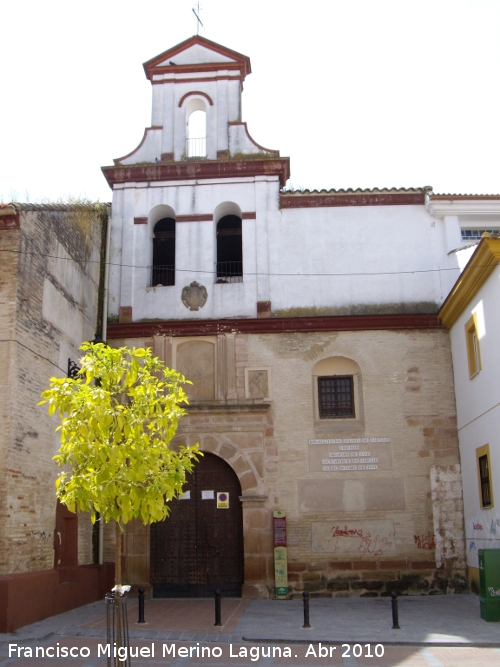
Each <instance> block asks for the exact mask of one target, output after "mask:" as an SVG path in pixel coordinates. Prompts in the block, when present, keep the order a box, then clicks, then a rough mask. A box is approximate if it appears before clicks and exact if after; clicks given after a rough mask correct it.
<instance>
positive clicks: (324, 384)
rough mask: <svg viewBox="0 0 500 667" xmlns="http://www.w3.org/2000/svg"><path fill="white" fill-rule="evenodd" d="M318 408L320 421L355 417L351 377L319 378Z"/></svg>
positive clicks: (332, 376) (333, 376)
mask: <svg viewBox="0 0 500 667" xmlns="http://www.w3.org/2000/svg"><path fill="white" fill-rule="evenodd" d="M318 408H319V416H320V419H343V418H346V417H347V418H349V417H355V416H356V415H355V410H354V382H353V377H352V375H331V376H326V377H319V378H318Z"/></svg>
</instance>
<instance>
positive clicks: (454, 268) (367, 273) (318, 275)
mask: <svg viewBox="0 0 500 667" xmlns="http://www.w3.org/2000/svg"><path fill="white" fill-rule="evenodd" d="M0 252H11V253H16V254H19V255H33V256H36V257H42V258H44V259H60V260H65V261H69V262H75V261H76V260H74V259H73V258H72V257H59V256H58V255H44V254H42V253H37V252H27V251H24V250H10V249H7V248H0ZM88 263H90V264H101V262H100V261H99V260H88ZM107 266H115V267H120V268H128V269H146V270H149V269H151V268H153V267H152V265H149V266H143V265H141V264H120V263H118V262H107ZM485 267H486V265H484V266H479V265H478V266H477V268H485ZM175 271H176V272H177V273H191V274H206V275H213V274H214V272H215V269H214V271H203V270H201V269H178V268H177V267H176V269H175ZM441 271H460V268H459V267H458V266H452V267H439V268H436V269H408V270H407V271H357V272H352V273H299V272H297V273H252V272H250V271H245V275H246V276H256V277H260V276H265V277H276V278H281V277H282V278H294V277H295V278H304V277H305V278H307V277H312V278H314V277H316V278H332V277H333V278H334V277H345V276H393V275H394V276H397V275H413V274H418V273H438V272H441Z"/></svg>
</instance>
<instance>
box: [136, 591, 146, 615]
mask: <svg viewBox="0 0 500 667" xmlns="http://www.w3.org/2000/svg"><path fill="white" fill-rule="evenodd" d="M138 593H139V620H138V621H137V623H145V622H146V621H145V620H144V588H142V586H141V588H139V589H138Z"/></svg>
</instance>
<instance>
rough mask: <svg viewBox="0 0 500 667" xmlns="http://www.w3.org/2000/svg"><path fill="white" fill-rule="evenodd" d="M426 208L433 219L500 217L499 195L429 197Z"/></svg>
mask: <svg viewBox="0 0 500 667" xmlns="http://www.w3.org/2000/svg"><path fill="white" fill-rule="evenodd" d="M426 208H427V210H428V211H429V213H430V214H431V215H432V216H434V217H435V218H444V217H445V216H448V215H449V216H461V215H469V216H470V215H480V216H490V217H500V196H499V195H430V196H429V197H428V199H427V202H426Z"/></svg>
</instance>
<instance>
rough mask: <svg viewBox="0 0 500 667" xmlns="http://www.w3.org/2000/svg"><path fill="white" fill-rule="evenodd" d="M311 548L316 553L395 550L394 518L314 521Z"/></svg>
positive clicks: (363, 553) (384, 552)
mask: <svg viewBox="0 0 500 667" xmlns="http://www.w3.org/2000/svg"><path fill="white" fill-rule="evenodd" d="M312 550H313V552H315V553H336V554H360V555H365V554H367V555H370V556H383V555H384V554H392V553H394V552H395V550H396V547H395V537H394V522H393V521H392V520H389V519H386V520H381V521H343V522H336V523H335V522H334V523H332V522H331V521H314V522H313V523H312Z"/></svg>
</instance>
